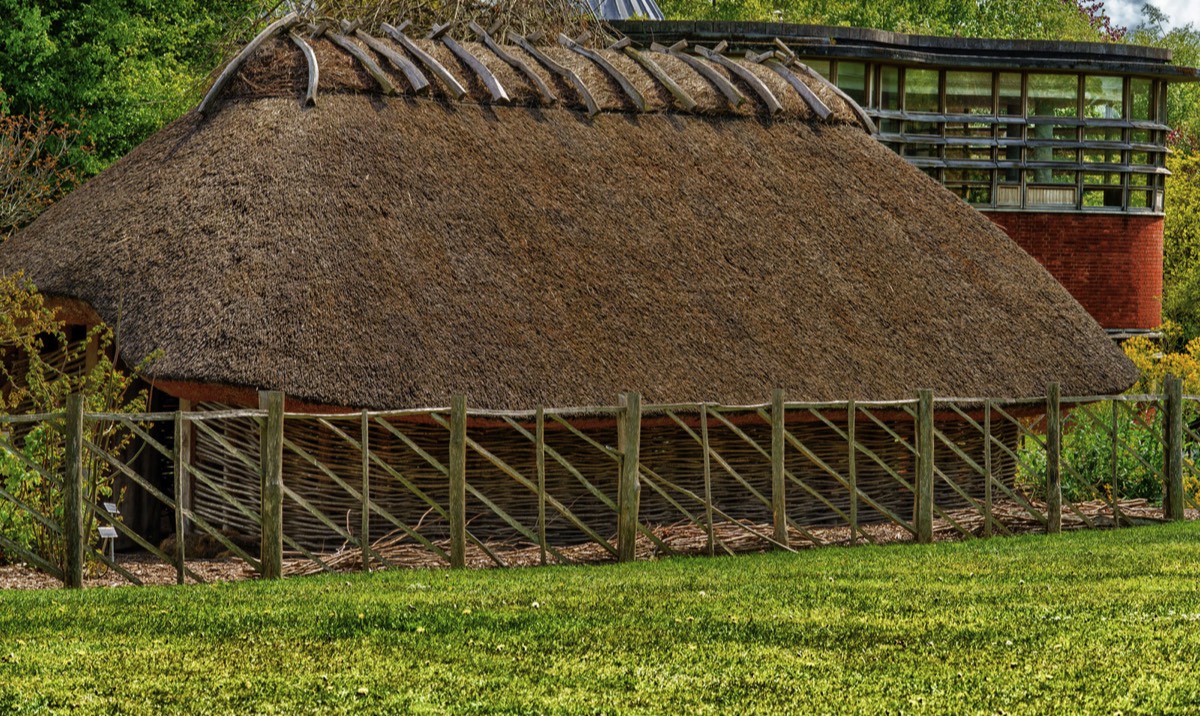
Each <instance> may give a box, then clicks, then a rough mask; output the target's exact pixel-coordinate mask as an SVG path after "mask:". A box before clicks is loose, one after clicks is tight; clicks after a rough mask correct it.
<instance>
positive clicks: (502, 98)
mask: <svg viewBox="0 0 1200 716" xmlns="http://www.w3.org/2000/svg"><path fill="white" fill-rule="evenodd" d="M448 29H450V23H446V24H445V25H442V26H441V27H435V28H434V30H433V32H431V33H430V34H429V39H434V40H436V39H440V40H441V41H442V44H443V45H445V46H446V47H447V48H448V49H449V50H450V51H451V52H453V53H454V56H455V57H457V58H458V59H460V60H462V61H463V64H465V65H466V66H467V67H470V68H471V71H472V72H474V73H475V74H476V75H478V77H479V81H480V82H483V86H484V87H487V90H488V92H489V93H491V95H492V101H493V102H500V103H504V104H508V103H509V102H511V101H512V99H511V98H510V97H509V96H508V92H506V91H505V90H504V85H502V84H500V80H499V79H497V78H496V75H494V74H492V71H491V70H489V69H488V66H487V65H485V64H483V63H482V62H480V61H479V58H478V57H476V56H475V55H472V54H471V53H470V52H468V51H467V48H465V47H463V46H462V45H460V44H458V43H457V42H455V40H454V38H453V37H450V36H449V35H447V34H446V30H448Z"/></svg>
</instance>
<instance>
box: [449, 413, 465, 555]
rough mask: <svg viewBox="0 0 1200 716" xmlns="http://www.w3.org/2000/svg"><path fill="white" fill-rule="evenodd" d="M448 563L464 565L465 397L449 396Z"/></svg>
mask: <svg viewBox="0 0 1200 716" xmlns="http://www.w3.org/2000/svg"><path fill="white" fill-rule="evenodd" d="M450 566H451V567H452V568H459V567H465V566H467V397H466V396H465V395H455V396H453V397H451V398H450Z"/></svg>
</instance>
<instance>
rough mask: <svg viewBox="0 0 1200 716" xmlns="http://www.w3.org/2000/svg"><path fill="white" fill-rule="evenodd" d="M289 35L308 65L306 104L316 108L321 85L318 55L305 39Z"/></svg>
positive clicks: (294, 34) (293, 34)
mask: <svg viewBox="0 0 1200 716" xmlns="http://www.w3.org/2000/svg"><path fill="white" fill-rule="evenodd" d="M288 34H289V36H290V37H291V38H292V42H294V43H296V47H299V48H300V51H301V52H303V53H304V60H305V62H307V63H308V89H307V90H306V91H305V93H304V104H306V105H308V106H310V107H312V106H316V104H317V86H318V85H320V83H321V68H320V66H318V65H317V53H316V52H314V51H313V48H312V45H310V44H308V43H307V42H306V41H305V40H304V38H303V37H300V36H299V35H297V34H296V33H294V32H292V33H288Z"/></svg>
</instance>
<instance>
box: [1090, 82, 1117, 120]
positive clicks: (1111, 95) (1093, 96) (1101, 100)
mask: <svg viewBox="0 0 1200 716" xmlns="http://www.w3.org/2000/svg"><path fill="white" fill-rule="evenodd" d="M1083 100H1084V105H1083V106H1084V113H1085V114H1084V116H1086V117H1087V118H1088V119H1121V118H1122V117H1124V116H1125V115H1124V107H1125V80H1124V78H1122V77H1099V76H1096V75H1089V76H1088V77H1086V78H1084V80H1083Z"/></svg>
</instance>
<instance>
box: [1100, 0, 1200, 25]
mask: <svg viewBox="0 0 1200 716" xmlns="http://www.w3.org/2000/svg"><path fill="white" fill-rule="evenodd" d="M1151 3H1152V4H1153V5H1155V6H1156V7H1157V8H1158V9H1159V10H1162V11H1163V12H1164V13H1166V15H1167V17H1168V18H1170V19H1171V24H1170V27H1180V26H1182V25H1186V24H1188V23H1189V22H1190V23H1192V24H1194V25H1195V26H1196V27H1198V28H1200V0H1151ZM1144 4H1145V0H1105V2H1104V9H1105V10H1106V11H1107V12H1108V16H1109V17H1111V18H1112V19H1113V24H1114V25H1119V26H1122V27H1128V28H1130V29H1133V28H1134V27H1136V26H1137V24H1138V22H1140V21H1141V19H1142V5H1144Z"/></svg>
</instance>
